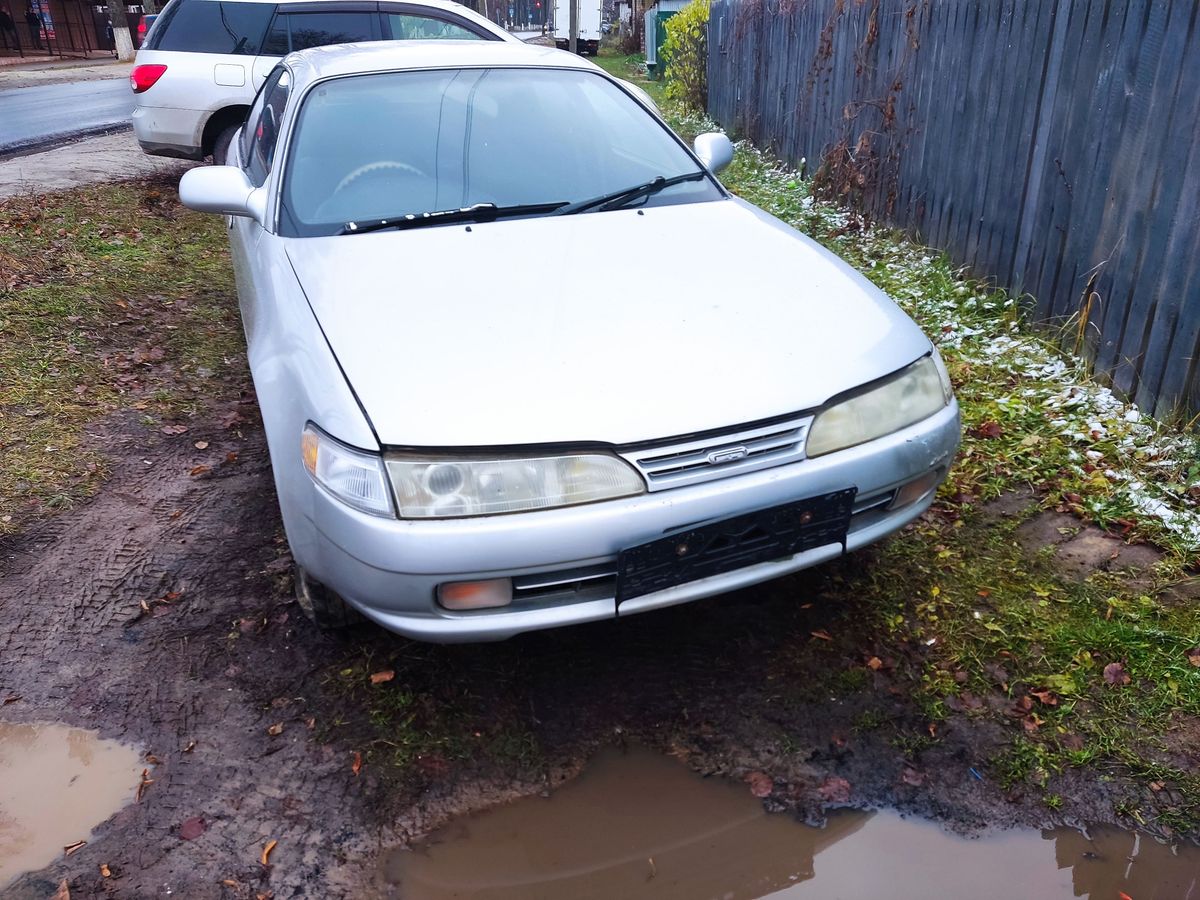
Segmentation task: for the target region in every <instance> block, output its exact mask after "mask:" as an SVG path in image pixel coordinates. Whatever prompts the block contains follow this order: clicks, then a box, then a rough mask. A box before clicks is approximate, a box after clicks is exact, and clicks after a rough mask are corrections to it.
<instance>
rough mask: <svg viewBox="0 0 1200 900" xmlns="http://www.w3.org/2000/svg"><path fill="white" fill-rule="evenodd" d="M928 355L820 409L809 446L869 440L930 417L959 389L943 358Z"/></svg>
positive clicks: (811, 452) (830, 447) (821, 448)
mask: <svg viewBox="0 0 1200 900" xmlns="http://www.w3.org/2000/svg"><path fill="white" fill-rule="evenodd" d="M936 353H937V351H936V350H935V351H934V354H935V355H934V356H926V357H924V358H922V359H919V360H917V361H916V362H915V363H913V364H912V365H911V366H909V367H908V368H907V369H904V370H903V371H901V372H900V373H898V374H897V375H895V376H893V377H892V378H889V379H888V380H887V381H886V382H884V383H883V384H881V385H879V386H878V387H876V388H873V389H871V390H869V391H867V392H866V393H864V394H859V395H858V396H856V397H851V398H850V399H849V400H843V401H842V402H841V403H836V404H834V405H833V406H831V407H829V409H826V410H824V411H823V412H819V413H817V417H816V419H815V420H814V421H813V424H812V427H811V428H810V429H809V432H808V442H807V445H806V448H805V452H806V453H807V455H808V456H821V455H822V454H825V453H832V452H833V451H834V450H844V449H845V448H846V447H853V446H855V445H856V444H865V443H866V442H867V441H873V440H874V439H875V438H878V437H883V436H884V435H885V434H891V433H892V432H893V431H899V430H900V429H901V428H905V427H907V426H909V425H912V424H913V423H914V422H920V421H921V420H922V419H927V418H929V416H932V415H933V414H934V413H936V412H938V411H939V410H940V409H942V408H943V407H945V406H946V405H947V404H948V403H949V402H950V400H951V399H952V398H953V396H954V394H953V391H952V389H951V387H950V378H949V376H948V375H946V374H945V373H946V369H945V366H943V365H942V364H941V359H940V358H935V356H936Z"/></svg>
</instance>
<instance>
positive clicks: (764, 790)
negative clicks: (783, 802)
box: [745, 772, 775, 797]
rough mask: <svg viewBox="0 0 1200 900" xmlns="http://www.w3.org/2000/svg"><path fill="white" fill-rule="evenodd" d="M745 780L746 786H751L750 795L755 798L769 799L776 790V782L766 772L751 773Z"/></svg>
mask: <svg viewBox="0 0 1200 900" xmlns="http://www.w3.org/2000/svg"><path fill="white" fill-rule="evenodd" d="M745 780H746V784H748V785H750V793H752V794H753V795H754V796H755V797H769V796H771V792H772V791H774V790H775V782H774V781H772V780H771V776H770V775H768V774H767V773H766V772H751V773H750V774H749V775H747V776H746V779H745Z"/></svg>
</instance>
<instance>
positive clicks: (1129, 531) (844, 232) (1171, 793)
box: [600, 57, 1200, 835]
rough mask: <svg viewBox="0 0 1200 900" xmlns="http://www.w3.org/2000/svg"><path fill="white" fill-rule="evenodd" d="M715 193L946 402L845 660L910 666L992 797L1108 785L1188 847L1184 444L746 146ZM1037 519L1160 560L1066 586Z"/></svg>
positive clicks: (1094, 572)
mask: <svg viewBox="0 0 1200 900" xmlns="http://www.w3.org/2000/svg"><path fill="white" fill-rule="evenodd" d="M600 62H601V64H602V65H604V66H605V68H606V69H608V70H609V71H610V72H612V73H614V74H618V75H620V76H621V77H629V75H630V73H631V72H633V71H636V63H635V61H634V60H631V59H628V58H612V57H610V58H607V59H606V58H604V57H601V59H600ZM659 98H661V94H660V95H659ZM658 102H660V104H661V103H663V101H662V100H661V99H658ZM664 113H665V116H666V118H667V120H668V122H669V123H670V124H671V125H672V127H674V128H675V129H676V130H677V131H678V132H679V133H680V134H681V135H682V136H684V137H685V138H686V139H689V140H690V139H691V138H692V137H693V136H694V135H695V134H697V133H699V132H701V131H705V130H714V129H716V128H717V126H716V125H715V124H714V123H712V122H710V121H708V120H707V119H705V118H704V117H703V116H698V115H695V114H691V113H688V112H687V111H685V110H682V109H680V108H678V107H676V106H672V105H669V104H668V105H666V106H665V107H664ZM721 179H722V181H723V183H724V184H725V185H726V187H728V188H729V189H730V190H731V191H733V192H734V193H735V194H738V195H739V196H742V197H744V198H745V199H747V200H749V201H750V202H752V203H755V204H756V205H758V206H761V207H763V208H764V209H766V210H768V211H769V212H771V213H773V214H774V215H776V216H778V217H779V218H781V219H783V220H784V221H785V222H788V223H789V224H791V225H793V226H795V227H796V228H798V229H799V230H801V231H803V232H805V233H806V234H808V235H809V236H811V237H813V238H814V239H816V240H817V241H818V242H820V243H822V244H823V245H825V246H826V247H828V248H829V249H831V250H833V251H834V252H835V253H837V254H838V255H839V256H841V257H842V258H844V259H846V260H847V261H849V262H850V263H851V264H852V265H854V266H855V267H856V268H857V269H859V271H861V272H862V273H863V274H865V275H866V276H867V277H868V278H870V279H871V280H872V281H873V282H874V283H875V284H876V285H878V286H879V287H880V288H882V289H883V290H884V291H885V292H886V293H888V294H889V295H890V296H891V297H893V298H894V299H895V300H896V301H897V302H898V303H899V304H900V305H901V306H902V307H903V308H904V309H905V310H906V311H907V312H908V313H909V314H910V315H911V316H913V318H914V319H915V320H916V321H917V323H918V324H919V325H921V326H922V328H923V329H924V330H925V332H926V333H927V334H929V335H931V337H932V338H933V340H934V342H935V343H936V344H937V345H938V347H939V350H940V352H941V353H942V355H943V357H944V358H945V359H946V361H947V364H948V367H949V369H950V371H951V375H952V377H953V379H954V382H955V386H956V392H957V395H958V399H959V402H960V404H961V407H962V412H963V424H964V434H963V447H962V451H961V453H960V456H959V458H958V460H957V462H956V464H955V467H954V470H953V472H952V475H951V477H950V479H949V480H948V481H947V483H946V484H945V485H944V486H943V489H942V491H941V493H940V495H939V499H938V502H937V504H936V505H935V507H934V510H933V511H932V513H931V514H930V515H928V516H926V517H925V518H924V519H923V520H922V521H921V522H919V523H917V524H916V525H914V526H913V527H910V528H909V529H907V530H906V531H905V532H904V533H903V534H901V535H899V536H898V537H896V538H894V539H893V540H891V541H888V542H886V543H885V544H884V545H883V546H882V547H880V548H879V549H878V550H877V551H876V553H875V558H874V560H873V564H872V565H870V566H867V567H861V568H856V569H855V570H854V571H852V572H851V574H850V575H849V577H848V580H847V583H846V585H845V590H846V591H847V592H848V593H849V594H850V595H851V596H854V597H855V598H857V600H856V606H860V607H861V608H862V609H864V610H865V612H866V615H867V616H868V620H867V621H864V622H863V623H862V624H863V625H864V626H865V627H864V628H863V631H862V635H861V637H862V638H863V639H864V642H866V641H870V640H876V641H879V640H882V641H883V646H885V647H886V648H888V650H890V652H892V653H894V654H895V655H896V656H897V657H898V658H901V659H904V660H907V664H906V665H902V666H900V669H899V671H904V672H906V673H907V677H908V679H909V681H910V689H911V690H912V692H913V697H914V699H915V700H916V702H917V704H918V705H919V707H920V708H921V709H922V710H923V712H924V714H925V716H926V717H927V718H928V720H929V723H930V725H931V731H930V733H931V734H932V733H934V732H935V731H936V728H937V723H939V722H941V721H942V720H944V719H947V718H950V717H959V718H965V719H967V720H987V721H988V722H989V723H991V724H996V723H999V724H1002V725H1003V726H1004V728H1006V729H1007V733H1008V735H1009V737H1008V739H1007V740H1006V743H1005V745H1004V747H1003V748H1002V749H1001V750H1000V751H998V752H997V753H996V754H995V755H994V757H993V759H992V767H991V775H992V777H994V778H995V779H997V780H998V781H999V783H1000V785H1001V786H1002V787H1003V788H1004V789H1005V790H1009V791H1011V790H1017V789H1025V790H1033V791H1036V792H1038V793H1039V794H1040V795H1042V796H1043V800H1044V802H1045V804H1046V805H1047V807H1049V808H1050V809H1052V810H1057V809H1058V808H1060V807H1061V806H1062V805H1063V798H1062V796H1061V795H1060V794H1058V793H1056V791H1055V779H1057V778H1061V777H1062V776H1063V775H1064V773H1066V772H1067V771H1068V770H1072V769H1074V770H1085V771H1087V772H1088V773H1090V774H1091V775H1094V776H1095V777H1096V778H1103V779H1105V780H1108V779H1111V778H1114V777H1116V778H1120V779H1125V780H1126V783H1127V784H1128V791H1126V792H1125V793H1124V794H1122V795H1121V799H1120V800H1119V801H1118V803H1117V805H1118V808H1117V809H1116V810H1115V811H1116V812H1117V813H1118V814H1119V815H1120V816H1123V817H1125V818H1126V819H1128V820H1131V821H1132V822H1135V823H1137V824H1139V825H1143V826H1146V827H1150V828H1152V829H1154V830H1156V831H1158V832H1159V833H1161V834H1165V835H1169V834H1173V833H1177V832H1180V831H1186V832H1191V833H1194V832H1195V831H1196V830H1197V828H1198V827H1200V776H1198V775H1197V774H1196V765H1197V763H1198V762H1200V758H1198V757H1197V755H1196V753H1195V751H1194V748H1193V747H1192V746H1191V743H1192V742H1193V741H1194V740H1195V737H1196V735H1197V734H1200V608H1198V607H1197V606H1196V605H1195V603H1194V601H1193V600H1192V599H1191V598H1192V597H1193V595H1200V592H1196V591H1195V579H1194V577H1193V574H1194V570H1195V566H1196V563H1197V551H1198V550H1200V507H1198V503H1197V501H1198V500H1200V442H1198V441H1197V439H1196V436H1195V434H1185V433H1181V432H1178V431H1175V430H1173V429H1170V428H1167V427H1164V426H1162V425H1161V424H1159V423H1156V422H1154V421H1153V420H1150V419H1148V418H1147V417H1145V416H1143V415H1142V414H1141V413H1140V412H1139V411H1138V410H1137V409H1136V408H1135V407H1133V406H1130V405H1128V404H1125V403H1123V402H1122V401H1121V400H1119V399H1118V398H1117V397H1115V396H1114V395H1113V394H1112V393H1111V392H1110V391H1109V390H1107V389H1106V388H1104V387H1103V386H1101V385H1099V384H1097V383H1096V382H1094V381H1093V380H1092V379H1091V378H1090V377H1089V376H1088V373H1087V372H1086V371H1085V369H1084V368H1083V367H1082V366H1081V365H1080V364H1079V363H1078V361H1077V360H1075V359H1073V358H1071V357H1070V356H1069V355H1067V354H1065V353H1063V352H1062V351H1061V350H1060V348H1059V345H1058V344H1057V343H1056V341H1055V340H1054V336H1053V335H1044V334H1042V333H1039V332H1037V331H1035V330H1033V329H1031V328H1030V327H1029V326H1028V325H1027V323H1025V322H1024V321H1023V319H1022V315H1021V309H1022V304H1021V302H1020V298H1017V297H1014V296H1011V295H1009V294H1007V293H1005V292H1004V291H1000V290H996V289H995V288H994V287H992V286H990V285H989V284H987V283H986V282H984V281H980V280H977V279H973V278H971V277H969V275H968V274H967V273H966V272H965V271H963V270H962V269H960V268H958V267H955V266H954V265H953V264H952V263H951V262H950V261H949V260H948V259H947V258H946V256H945V255H944V254H941V253H939V252H937V251H934V250H930V249H929V248H926V247H922V246H919V245H917V244H914V243H912V242H911V241H909V240H907V238H906V237H905V236H904V235H903V234H900V233H898V232H895V231H893V230H889V229H886V228H879V227H872V226H871V225H870V224H869V223H867V222H865V221H864V220H863V219H862V218H861V217H859V216H858V215H856V214H855V213H854V212H853V211H850V210H847V209H845V208H842V207H839V206H836V205H834V204H831V203H826V202H822V201H821V200H819V199H817V198H816V197H814V196H813V193H812V190H811V185H810V184H809V183H808V182H806V181H805V180H803V179H802V178H800V177H799V176H798V175H797V174H796V173H795V172H793V171H791V170H789V169H788V167H786V166H785V165H782V164H781V163H780V162H779V161H777V160H775V159H773V158H772V157H771V156H769V155H768V154H765V153H763V152H761V151H759V150H758V149H756V148H755V147H753V146H752V145H749V144H748V143H745V142H741V143H738V144H737V152H736V155H735V158H734V161H733V164H732V165H731V166H730V167H729V168H728V169H727V170H726V171H725V172H723V173H722V175H721ZM1015 494H1026V495H1028V496H1029V498H1030V501H1029V503H1028V504H1027V508H1025V509H1024V510H1023V511H1022V512H1020V513H1019V514H1018V515H1014V516H999V515H997V514H996V513H995V512H994V511H991V510H989V508H988V507H987V504H988V502H989V501H993V500H996V499H997V498H1001V497H1005V496H1013V495H1015ZM1044 512H1057V513H1058V514H1060V515H1061V514H1064V513H1066V514H1072V515H1074V516H1075V517H1077V518H1078V520H1079V526H1080V527H1082V526H1083V524H1084V523H1085V522H1089V523H1093V524H1094V525H1096V526H1098V527H1099V528H1101V529H1103V530H1105V531H1106V532H1107V533H1108V535H1109V536H1110V537H1111V536H1115V537H1118V538H1120V539H1122V540H1124V541H1127V542H1132V543H1137V542H1143V541H1148V542H1151V543H1153V544H1154V545H1156V546H1157V547H1159V548H1161V549H1162V550H1163V551H1164V553H1163V555H1162V558H1161V559H1160V560H1159V561H1158V562H1157V563H1156V564H1155V565H1153V566H1151V567H1150V568H1149V570H1148V571H1143V572H1140V573H1136V577H1135V573H1133V572H1122V571H1119V570H1118V571H1110V570H1109V567H1108V566H1106V565H1096V566H1093V567H1092V568H1091V569H1090V571H1088V572H1085V573H1084V575H1085V576H1086V577H1083V578H1082V579H1080V578H1079V577H1078V575H1077V574H1074V573H1071V572H1068V571H1067V568H1066V567H1065V566H1064V564H1063V561H1062V559H1061V558H1060V556H1059V554H1058V553H1057V552H1056V549H1055V547H1054V546H1051V545H1050V544H1049V543H1048V544H1047V545H1046V546H1043V547H1040V548H1039V547H1037V546H1031V545H1030V541H1028V540H1021V539H1020V535H1019V528H1020V526H1021V523H1022V522H1023V521H1027V520H1029V519H1030V518H1032V517H1035V516H1037V515H1039V514H1042V513H1044ZM798 652H799V651H798ZM863 659H864V665H865V664H866V663H867V662H869V661H870V659H871V657H870V656H868V655H866V654H864V657H863ZM879 662H880V661H879V659H878V658H875V659H874V663H875V664H879ZM864 673H865V670H864ZM843 680H845V679H843ZM834 689H835V690H838V689H839V686H838V685H835V686H834ZM840 690H842V691H843V692H847V693H848V692H852V691H853V685H850V684H844V685H840ZM1118 793H1120V792H1118Z"/></svg>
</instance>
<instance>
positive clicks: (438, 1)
mask: <svg viewBox="0 0 1200 900" xmlns="http://www.w3.org/2000/svg"><path fill="white" fill-rule="evenodd" d="M189 2H193V3H220V2H222V0H189ZM240 2H242V3H269V4H271V5H273V6H293V5H298V4H303V3H321V4H326V5H328V4H333V5H334V6H336V5H337V4H339V3H358V4H359V5H360V6H361V5H362V0H240ZM395 2H399V3H412V4H413V5H415V6H434V7H437V8H438V9H444V10H447V11H449V10H454V11H455V12H461V11H462V10H463V9H467V10H469V11H471V12H474V10H472V9H471V8H470V7H469V6H465V5H464V4H462V3H456V2H453V0H395Z"/></svg>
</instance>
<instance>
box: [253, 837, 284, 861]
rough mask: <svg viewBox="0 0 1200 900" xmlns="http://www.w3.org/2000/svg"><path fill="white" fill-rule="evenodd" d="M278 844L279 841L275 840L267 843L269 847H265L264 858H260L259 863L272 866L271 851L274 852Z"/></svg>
mask: <svg viewBox="0 0 1200 900" xmlns="http://www.w3.org/2000/svg"><path fill="white" fill-rule="evenodd" d="M278 844H279V841H277V840H275V839H274V838H272V839H271V840H269V841H267V845H266V846H265V847H263V852H262V856H260V857H259V858H258V861H259V862H261V863H262V864H263V865H264V866H269V865H270V864H271V851H272V850H274V849H275V847H276V846H277V845H278Z"/></svg>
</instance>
